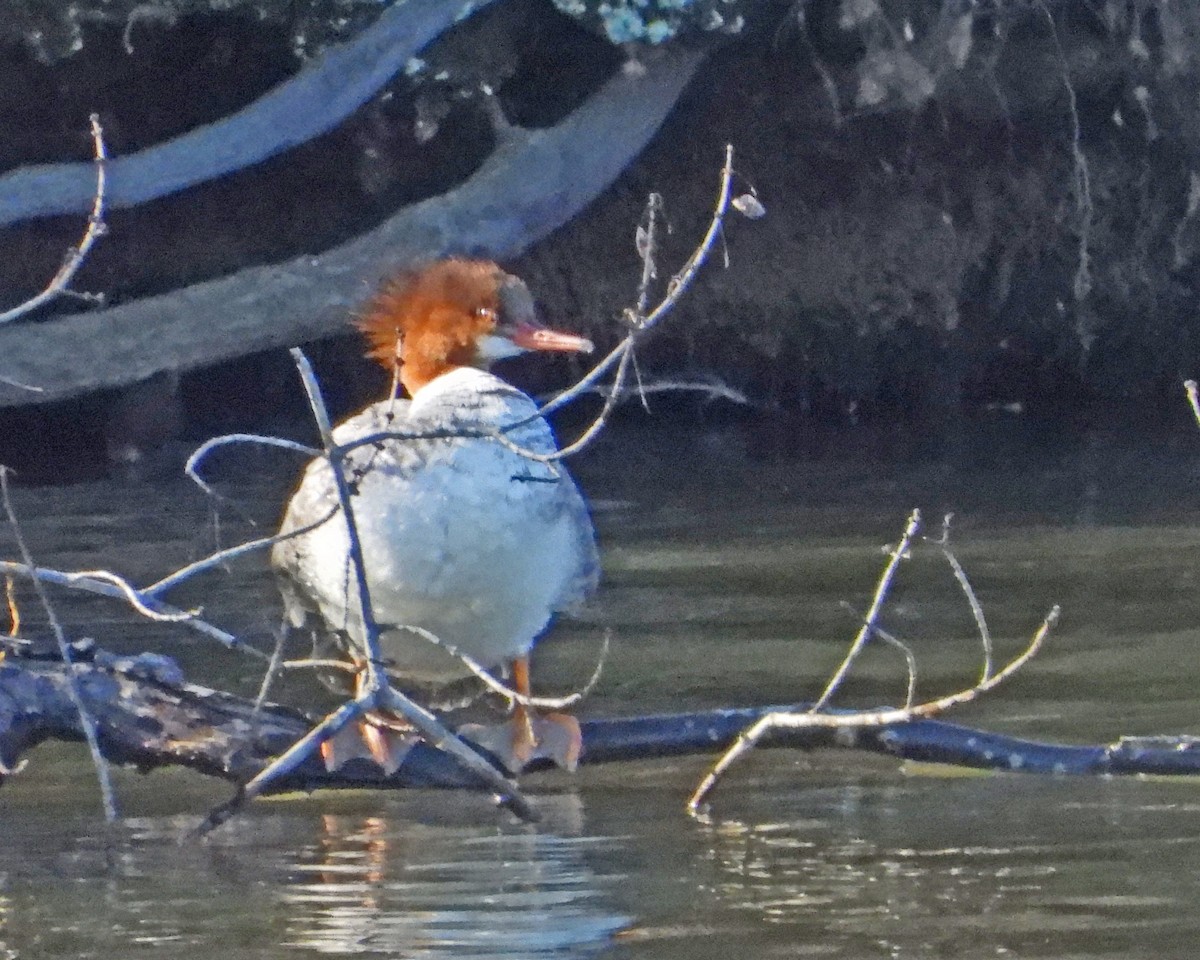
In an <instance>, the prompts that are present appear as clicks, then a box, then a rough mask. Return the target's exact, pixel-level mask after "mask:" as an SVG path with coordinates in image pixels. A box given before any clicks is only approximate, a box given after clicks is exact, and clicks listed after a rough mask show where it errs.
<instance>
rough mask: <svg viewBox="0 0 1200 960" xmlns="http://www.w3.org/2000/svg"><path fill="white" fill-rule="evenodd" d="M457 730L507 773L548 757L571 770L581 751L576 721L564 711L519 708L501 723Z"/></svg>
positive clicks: (518, 771) (520, 769) (580, 735)
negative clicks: (544, 711)
mask: <svg viewBox="0 0 1200 960" xmlns="http://www.w3.org/2000/svg"><path fill="white" fill-rule="evenodd" d="M460 732H461V733H462V735H463V736H465V737H466V738H467V739H469V740H472V741H473V742H475V743H477V744H479V746H481V747H483V748H484V749H485V750H487V751H488V752H489V753H491V754H492V755H493V756H495V757H496V759H498V760H499V761H500V762H501V764H503V765H504V768H505V769H506V770H508V772H509V773H520V772H521V771H522V770H524V769H525V767H527V766H528V765H529V764H530V763H532V762H533V761H534V760H550V761H552V762H553V763H555V764H557V765H558V766H560V767H562V768H563V769H564V770H569V771H574V770H575V768H576V767H577V766H578V765H579V755H580V753H582V751H583V736H582V734H581V733H580V730H579V721H578V720H576V719H575V718H574V717H572V716H570V715H569V714H566V713H547V714H538V713H534V712H532V711H529V712H526V711H523V710H521V709H519V708H518V710H516V711H515V712H514V714H513V716H512V717H511V718H510V719H509V720H508V721H506V722H504V723H499V724H494V725H492V726H484V725H482V724H468V725H466V726H464V727H463V728H462V729H461V731H460Z"/></svg>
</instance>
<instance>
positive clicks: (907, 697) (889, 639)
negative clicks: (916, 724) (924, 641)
mask: <svg viewBox="0 0 1200 960" xmlns="http://www.w3.org/2000/svg"><path fill="white" fill-rule="evenodd" d="M842 609H844V610H849V611H850V613H851V614H853V615H854V616H855V617H858V618H859V619H860V620H861V619H862V616H863V615H862V612H861V611H859V610H855V609H854V606H853V605H852V604H850V603H848V602H847V601H845V600H843V601H842ZM871 632H872V633H874V634H875V636H877V637H878V638H879V639H880V640H882V641H883V642H884V643H886V644H887V645H888V646H891V647H895V648H896V649H897V650H899V651H900V653H901V654H902V655H903V656H904V663H905V665H906V667H907V670H908V684H907V688H906V690H905V694H904V705H905V706H906V707H911V706H912V705H913V703H914V702H915V701H916V699H917V657H916V654H914V653H913V651H912V647H910V646H909V645H908V644H907V643H905V642H904V641H903V640H901V639H900V638H899V637H897V636H896V635H895V634H893V633H889V632H888V631H887V630H884V629H883V627H881V626H880V625H879V624H875V626H873V627H872V628H871Z"/></svg>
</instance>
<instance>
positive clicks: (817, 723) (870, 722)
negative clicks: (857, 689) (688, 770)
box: [687, 604, 1061, 814]
mask: <svg viewBox="0 0 1200 960" xmlns="http://www.w3.org/2000/svg"><path fill="white" fill-rule="evenodd" d="M1060 612H1061V611H1060V608H1059V607H1058V605H1057V604H1055V606H1054V607H1052V608H1051V610H1050V612H1049V613H1048V614H1047V615H1046V618H1045V619H1044V620H1043V621H1042V623H1041V625H1040V626H1039V627H1038V628H1037V630H1036V631H1035V632H1034V634H1033V637H1032V639H1030V641H1029V644H1028V645H1027V646H1026V647H1025V649H1024V650H1022V651H1021V653H1019V654H1018V655H1017V656H1016V657H1014V658H1013V659H1012V660H1010V661H1009V662H1008V663H1007V664H1005V665H1004V667H1002V668H1001V669H1000V670H999V671H997V672H996V673H995V674H993V675H992V676H991V677H990V678H989V679H987V680H985V681H982V682H980V683H978V684H976V685H975V686H973V687H969V688H967V689H966V690H959V691H957V692H956V693H951V694H947V695H946V696H944V697H938V698H937V699H936V700H928V701H926V702H924V703H919V704H916V705H914V706H912V707H905V708H900V707H895V708H892V709H886V710H862V711H855V712H852V713H812V712H809V711H804V712H798V713H794V712H779V713H768V714H767V715H766V716H764V717H761V718H759V719H758V720H757V721H755V722H754V723H753V724H751V725H750V727H748V728H747V729H746V730H744V731H743V732H742V733H740V734H739V735H738V738H737V740H735V741H734V743H733V745H732V746H731V747H730V748H729V749H728V750H727V751H725V753H724V754H722V756H721V759H720V760H718V761H717V763H716V764H715V765H714V766H713V768H712V769H711V770H710V771H709V772H708V774H707V775H706V776H705V777H704V779H703V780H701V781H700V785H699V786H698V787H696V790H695V792H694V793H693V794H692V795H691V797H690V798H689V799H688V804H687V806H688V812H690V813H693V814H694V813H695V812H696V811H697V810H698V809H699V807H700V805H701V804H702V803H703V802H704V800H705V798H707V797H708V795H709V794H710V793H712V791H713V789H714V788H715V787H716V785H717V781H718V780H720V779H721V777H722V775H723V774H724V773H725V771H726V770H728V769H729V768H730V767H731V766H733V764H735V763H736V762H737V761H738V760H740V759H741V758H742V757H743V756H744V755H745V754H746V753H748V752H749V751H750V750H752V749H753V748H754V746H755V745H756V744H757V743H758V741H759V740H761V739H762V738H763V737H764V736H765V735H766V734H768V733H770V732H771V731H772V730H781V729H792V730H795V729H799V728H802V727H839V728H849V727H883V726H888V725H889V724H894V723H907V722H908V721H910V720H917V719H921V718H925V717H932V716H936V715H937V714H939V713H944V712H945V711H946V710H949V709H950V708H952V707H957V706H960V705H962V704H964V703H969V702H970V701H972V700H975V699H976V698H978V697H980V696H982V695H983V694H985V693H987V692H988V691H989V690H992V689H994V688H995V687H997V686H999V685H1000V684H1001V683H1003V682H1004V681H1005V680H1007V679H1008V678H1009V677H1011V676H1012V675H1013V674H1014V673H1016V672H1017V671H1018V670H1020V669H1021V668H1022V667H1023V666H1025V664H1026V663H1028V662H1029V661H1030V660H1031V659H1033V657H1034V656H1035V655H1036V654H1037V652H1038V650H1039V649H1041V646H1042V643H1043V642H1044V641H1045V639H1046V637H1047V636H1048V635H1049V633H1050V631H1051V630H1052V629H1053V627H1054V625H1055V624H1056V623H1058V618H1059V614H1060Z"/></svg>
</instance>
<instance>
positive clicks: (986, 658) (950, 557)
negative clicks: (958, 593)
mask: <svg viewBox="0 0 1200 960" xmlns="http://www.w3.org/2000/svg"><path fill="white" fill-rule="evenodd" d="M953 516H954V514H952V513H948V514H946V516H945V517H943V518H942V535H941V537H940V538H939V539H937V540H930V539H929V538H928V537H926V538H925V539H926V541H927V542H929V543H932V544H934V545H935V546H936V547H938V549H940V550H941V551H942V556H943V557H945V558H946V563H948V564H949V565H950V570H951V572H952V573H953V574H954V579H955V580H957V581H958V585H959V588H960V589H961V590H962V592H963V596H965V597H966V598H967V604H968V606H970V608H971V616H973V617H974V618H975V629H976V630H978V631H979V641H980V643H982V644H983V672H982V674H981V676H980V678H979V680H980V683H982V682H984V681H986V680H987V679H988V678H989V677H990V676H991V675H992V634H991V631H990V630H988V625H987V617H985V616H984V613H983V605H982V604H981V603H980V602H979V598H978V597H977V596H975V588H974V587H972V586H971V581H970V580H968V579H967V572H966V571H965V570H964V569H963V567H962V564H961V563H959V562H958V558H957V557H956V556H955V555H954V554H953V553H951V552H950V520H951V518H953Z"/></svg>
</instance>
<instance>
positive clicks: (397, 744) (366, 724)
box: [321, 714, 419, 776]
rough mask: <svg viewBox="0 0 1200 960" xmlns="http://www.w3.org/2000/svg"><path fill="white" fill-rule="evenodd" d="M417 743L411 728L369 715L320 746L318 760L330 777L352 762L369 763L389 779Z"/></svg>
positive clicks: (345, 727)
mask: <svg viewBox="0 0 1200 960" xmlns="http://www.w3.org/2000/svg"><path fill="white" fill-rule="evenodd" d="M418 739H419V737H418V736H417V734H416V732H415V731H413V730H411V729H410V728H407V727H405V726H402V725H399V724H396V723H394V722H389V721H388V720H387V719H385V718H383V717H381V716H379V715H377V714H368V716H367V717H366V718H365V719H364V720H362V721H360V722H358V723H352V724H347V725H346V726H344V727H342V729H341V730H339V731H338V732H337V733H336V734H334V735H333V736H332V737H330V738H329V739H328V740H326V741H325V742H324V743H322V744H321V759H322V760H324V761H325V769H326V770H328V771H329V772H330V773H333V772H336V771H337V770H340V769H341V768H342V767H343V766H345V765H346V764H347V763H349V762H350V761H351V760H370V761H371V762H372V763H375V764H376V765H378V766H379V767H380V768H382V770H383V772H384V773H385V774H387V775H388V776H391V775H392V774H393V773H395V772H396V771H397V770H398V769H399V768H400V764H401V763H403V762H404V758H405V756H407V755H408V751H409V750H411V749H412V748H413V744H415V743H416V742H417V740H418Z"/></svg>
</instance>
